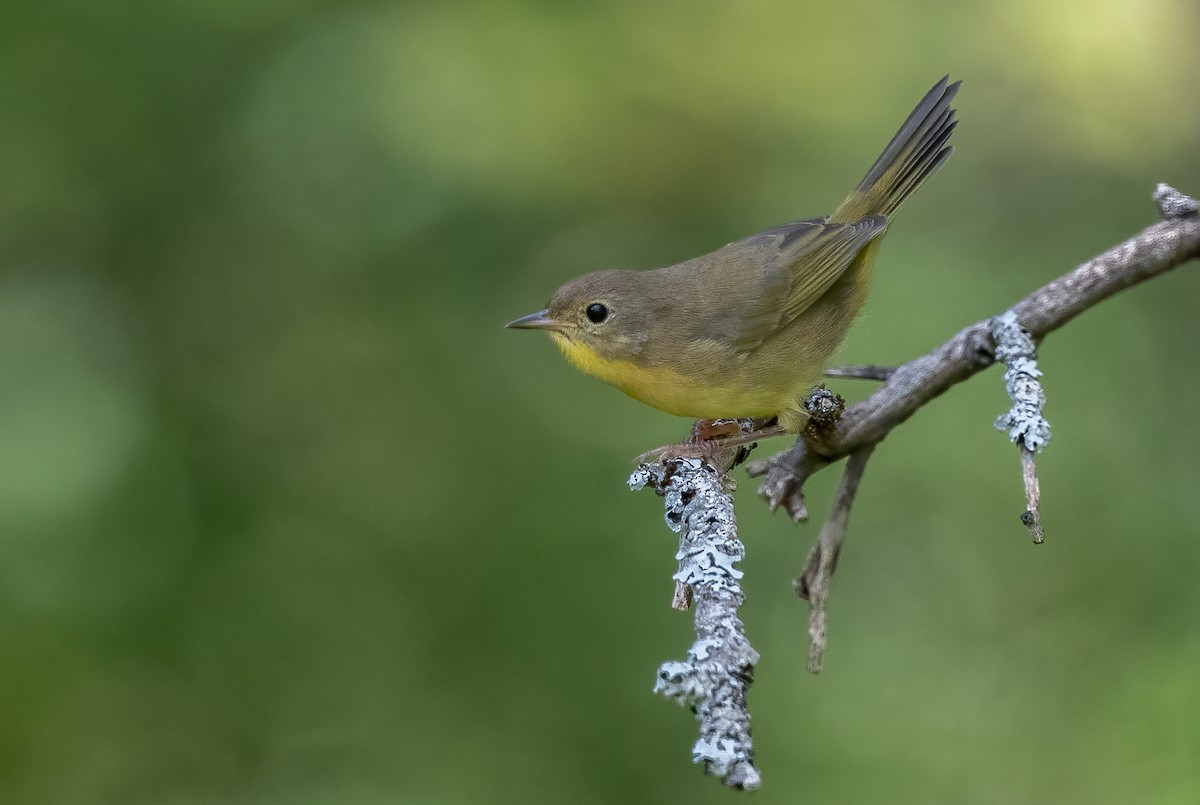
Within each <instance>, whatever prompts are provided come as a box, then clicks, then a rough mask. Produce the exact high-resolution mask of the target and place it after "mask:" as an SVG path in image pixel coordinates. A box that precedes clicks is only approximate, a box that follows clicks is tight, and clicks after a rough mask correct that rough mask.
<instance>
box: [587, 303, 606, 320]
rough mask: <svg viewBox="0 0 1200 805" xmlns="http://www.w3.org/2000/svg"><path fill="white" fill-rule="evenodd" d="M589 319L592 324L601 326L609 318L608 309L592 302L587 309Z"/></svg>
mask: <svg viewBox="0 0 1200 805" xmlns="http://www.w3.org/2000/svg"><path fill="white" fill-rule="evenodd" d="M587 317H588V320H589V321H591V323H592V324H599V323H600V322H602V321H604V320H605V319H607V318H608V308H606V307H605V306H604V305H602V304H600V303H599V302H592V303H591V304H590V305H588V307H587Z"/></svg>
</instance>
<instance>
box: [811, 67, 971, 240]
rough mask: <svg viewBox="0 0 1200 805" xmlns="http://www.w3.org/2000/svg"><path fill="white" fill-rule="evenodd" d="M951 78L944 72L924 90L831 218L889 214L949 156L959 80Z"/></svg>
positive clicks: (843, 218) (854, 218)
mask: <svg viewBox="0 0 1200 805" xmlns="http://www.w3.org/2000/svg"><path fill="white" fill-rule="evenodd" d="M949 80H950V76H946V77H945V78H943V79H942V80H941V81H939V82H938V83H937V84H935V85H934V86H933V89H931V90H929V92H928V93H926V94H925V97H924V98H922V99H921V102H920V103H918V104H917V107H916V108H915V109H913V111H912V114H910V115H909V116H908V119H907V120H905V121H904V125H902V126H901V127H900V130H899V131H897V132H896V135H895V136H894V137H892V141H891V142H890V143H888V146H887V148H885V149H883V153H882V154H880V155H879V158H878V159H876V160H875V164H874V165H872V166H871V169H870V170H869V171H867V175H866V176H864V177H863V180H862V181H861V182H859V183H858V187H857V188H856V189H855V191H854V192H853V193H851V194H850V195H849V197H847V198H846V200H845V201H843V202H842V204H841V206H839V207H838V208H837V210H836V211H835V212H834V213H833V215H831V216H830V217H829V220H830V221H833V222H849V221H857V220H859V219H861V218H866V217H868V216H871V215H886V216H889V217H890V216H891V215H893V214H894V213H895V212H896V210H897V209H898V208H899V207H900V205H901V204H903V203H904V200H905V199H907V198H908V197H909V196H910V195H912V193H913V192H914V191H915V190H916V189H917V188H918V187H920V186H921V183H922V182H924V181H925V180H926V179H928V178H929V177H930V176H932V175H933V174H934V172H936V171H937V169H938V168H940V167H941V166H942V164H943V163H944V162H945V161H946V160H947V159H949V158H950V155H951V154H952V153H954V148H953V146H950V145H947V142H948V141H949V139H950V135H951V134H952V133H953V132H954V128H955V127H956V126H957V125H958V120H957V119H956V118H955V117H954V110H953V109H952V108H950V102H951V101H953V100H954V96H955V95H957V94H958V88H959V86H960V85H961V84H962V82H961V81H955V82H954V83H953V84H950V83H948V82H949Z"/></svg>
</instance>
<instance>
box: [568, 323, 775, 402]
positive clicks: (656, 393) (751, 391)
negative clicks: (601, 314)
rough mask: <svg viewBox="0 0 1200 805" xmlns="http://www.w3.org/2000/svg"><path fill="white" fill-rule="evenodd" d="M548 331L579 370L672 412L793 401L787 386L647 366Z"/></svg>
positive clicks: (637, 398) (639, 399)
mask: <svg viewBox="0 0 1200 805" xmlns="http://www.w3.org/2000/svg"><path fill="white" fill-rule="evenodd" d="M551 335H552V337H553V338H554V342H555V343H556V344H558V348H559V349H560V350H562V353H563V355H564V356H565V357H566V359H567V360H568V361H570V362H571V363H572V364H573V365H574V366H575V368H577V369H579V371H581V372H584V373H585V374H589V375H592V376H593V377H596V378H599V379H600V380H603V381H604V382H605V383H608V384H609V385H611V386H615V387H616V388H618V389H620V390H621V391H623V392H625V393H626V394H628V395H629V396H630V397H633V398H634V399H635V400H638V401H640V402H644V403H646V404H647V405H651V406H653V407H655V408H657V409H659V410H660V411H666V412H667V413H668V414H674V415H675V416H686V417H692V418H695V419H723V418H730V419H732V418H738V417H769V416H775V415H777V414H780V413H782V412H783V411H784V410H785V409H786V408H790V407H792V405H791V404H790V403H791V400H794V399H798V397H797V395H795V394H794V393H792V392H791V390H780V389H774V390H773V389H770V388H766V387H761V386H759V385H758V384H750V385H749V387H747V386H739V385H717V384H712V383H707V382H702V381H700V380H699V379H696V378H692V377H689V376H688V375H686V374H684V373H682V372H679V371H676V370H674V369H669V368H667V367H663V366H655V367H649V366H642V365H639V364H636V363H633V362H632V361H622V360H611V359H609V358H604V357H602V356H600V355H598V354H597V353H596V352H595V350H593V349H591V348H590V347H588V346H586V345H584V344H581V343H579V342H578V341H573V340H571V339H569V338H566V337H564V336H562V335H559V334H558V333H552V334H551ZM731 374H733V373H731ZM737 374H744V372H739V373H737ZM730 379H731V380H736V378H730ZM743 379H745V378H743Z"/></svg>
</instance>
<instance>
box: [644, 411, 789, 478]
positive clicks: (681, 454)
mask: <svg viewBox="0 0 1200 805" xmlns="http://www.w3.org/2000/svg"><path fill="white" fill-rule="evenodd" d="M786 433H787V430H785V429H784V428H783V427H782V426H781V425H779V424H777V423H776V420H775V418H774V417H771V418H770V419H701V420H698V421H697V422H696V424H695V425H693V426H692V435H691V436H689V437H688V439H687V440H686V441H684V442H680V443H679V444H666V445H663V446H662V447H656V448H655V449H653V450H648V451H646V452H645V453H642V454H641V455H640V456H638V457H637V458H635V459H634V460H633V463H635V464H666V463H667V462H669V461H672V460H674V459H677V458H694V459H699V460H701V461H704V462H706V463H708V464H711V465H713V466H720V465H722V464H724V465H727V466H729V467H734V466H737V465H738V464H740V463H742V462H743V461H745V460H746V458H747V457H748V456H749V455H750V451H751V450H753V449H754V447H755V443H756V442H757V441H758V440H759V439H767V438H770V437H772V436H783V435H784V434H786ZM735 449H736V450H737V453H736V454H734V455H728V454H726V451H730V450H735ZM722 454H725V455H722Z"/></svg>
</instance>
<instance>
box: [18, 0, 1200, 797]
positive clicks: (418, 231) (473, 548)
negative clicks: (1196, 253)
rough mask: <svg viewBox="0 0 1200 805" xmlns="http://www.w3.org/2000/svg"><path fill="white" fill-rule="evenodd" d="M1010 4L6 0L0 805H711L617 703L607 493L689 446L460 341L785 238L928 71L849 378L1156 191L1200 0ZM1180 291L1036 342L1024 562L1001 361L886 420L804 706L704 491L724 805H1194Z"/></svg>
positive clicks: (762, 579)
mask: <svg viewBox="0 0 1200 805" xmlns="http://www.w3.org/2000/svg"><path fill="white" fill-rule="evenodd" d="M1045 5H1046V4H1044V3H1042V2H1033V1H1032V0H1017V1H1016V2H1013V0H988V1H987V2H979V3H964V4H940V3H935V2H932V0H900V1H899V2H891V3H877V2H863V1H862V0H850V2H841V3H828V4H824V5H817V4H800V3H794V2H785V1H784V0H777V1H776V2H766V1H764V2H747V3H737V4H735V3H728V4H709V3H685V2H678V1H676V2H663V3H649V2H646V3H640V4H639V3H569V4H568V3H562V4H555V3H545V2H541V3H538V2H521V3H504V4H498V3H487V2H478V3H464V4H451V3H429V4H418V3H331V2H322V0H307V1H305V0H301V2H282V0H266V1H265V2H257V3H245V2H240V0H239V1H236V2H235V0H156V1H155V2H140V3H137V2H115V3H103V4H102V3H94V2H86V1H85V0H39V2H32V1H31V0H10V2H8V3H6V5H5V22H6V24H5V25H4V26H3V27H2V28H0V108H2V109H3V110H4V111H3V114H2V115H0V176H2V177H3V180H2V181H0V378H2V379H3V386H2V388H0V713H2V714H3V716H2V717H0V801H2V802H5V803H172V804H173V805H184V804H190V803H304V804H307V803H348V804H349V805H357V803H365V804H366V805H375V804H376V803H415V804H419V805H427V804H428V805H454V804H456V803H607V802H614V801H621V802H628V803H632V802H646V803H661V802H667V801H681V800H686V801H690V802H725V801H731V799H730V798H731V797H735V796H738V795H736V794H733V793H730V792H728V791H726V790H724V789H723V788H722V787H721V786H720V785H719V784H718V783H717V782H716V781H714V780H712V779H705V778H704V776H703V775H702V774H701V771H700V769H698V768H696V767H694V766H692V765H691V763H690V762H689V760H690V748H691V745H692V742H693V741H694V739H695V735H696V729H695V724H694V722H693V720H692V717H691V716H690V714H688V713H687V712H684V711H680V710H677V709H675V708H674V707H673V706H672V705H670V704H669V703H667V702H666V701H665V700H661V699H658V698H656V697H655V696H653V695H652V694H651V687H652V684H653V681H654V672H655V670H656V668H657V666H658V664H659V663H660V662H661V661H663V660H667V659H674V658H680V657H682V655H683V653H684V651H685V650H686V647H687V646H688V645H689V644H690V642H691V625H690V618H689V617H687V616H681V615H679V614H677V613H674V612H672V611H671V610H670V609H669V608H668V606H667V604H668V601H669V599H670V595H671V589H672V585H671V580H670V576H671V573H672V572H673V571H674V564H675V563H674V559H673V553H674V551H675V547H676V544H675V539H674V537H673V536H672V535H671V534H670V533H669V532H668V531H667V530H666V529H665V528H664V527H663V525H662V523H661V506H660V502H659V501H658V500H656V499H654V498H653V497H652V496H650V495H648V494H644V493H643V494H641V495H638V496H635V495H631V494H630V493H628V492H627V491H626V490H625V478H626V476H627V473H628V471H629V470H630V468H631V465H630V459H631V457H632V456H634V455H636V454H637V453H639V452H641V451H642V450H645V449H647V448H649V447H652V446H655V445H658V444H662V443H664V442H667V441H671V440H674V439H677V438H679V437H681V436H682V435H683V434H684V433H685V432H686V429H687V427H688V425H687V423H686V422H684V421H682V420H676V419H673V418H671V417H668V416H667V415H665V414H661V413H658V412H656V411H653V410H651V409H649V408H645V407H643V406H640V405H639V404H637V403H635V402H633V401H631V400H628V399H626V398H624V397H622V396H621V395H620V394H619V393H617V392H615V391H613V390H611V389H608V388H607V387H604V386H603V385H601V384H599V383H597V382H596V381H594V380H591V379H588V378H585V377H583V376H581V375H578V374H577V373H575V372H574V371H572V370H571V369H570V368H569V367H568V366H567V365H566V364H565V363H564V362H563V361H562V360H561V358H560V357H559V356H558V355H557V353H556V351H555V350H554V349H553V348H552V346H551V345H550V344H549V343H548V342H547V340H546V339H544V338H542V337H540V336H534V335H531V334H528V333H514V332H507V331H504V330H503V329H501V325H502V324H503V323H504V322H505V321H507V320H508V319H510V318H513V317H515V316H517V315H520V314H523V313H527V312H529V311H531V310H534V309H536V308H538V307H540V306H541V305H542V304H543V302H544V301H545V300H546V298H547V297H548V296H549V294H550V292H551V291H552V290H553V289H554V288H555V287H556V286H557V285H558V284H559V283H561V282H562V281H563V280H565V279H567V278H569V277H571V276H574V275H576V274H578V273H582V272H584V271H588V270H592V269H597V268H601V267H611V266H628V267H652V266H656V265H664V264H667V263H671V262H676V261H678V260H681V259H684V258H687V257H691V256H694V255H696V254H700V253H702V252H705V251H708V250H710V249H712V248H715V247H717V246H719V245H721V244H724V243H725V242H727V241H729V240H732V239H734V238H737V237H740V236H742V235H745V234H749V233H751V232H753V231H757V230H759V229H763V228H766V227H767V226H770V225H774V224H777V223H780V222H783V221H787V220H792V219H795V218H799V217H805V216H809V215H818V214H822V213H826V212H828V211H829V210H830V209H832V207H833V206H834V205H835V204H836V203H837V201H838V200H839V199H840V198H841V197H842V195H844V194H845V193H846V192H847V191H848V190H849V189H850V188H851V187H852V186H853V184H854V183H855V182H857V180H858V179H859V177H860V176H861V175H862V173H864V172H865V170H866V168H867V167H868V166H869V165H870V163H871V161H872V160H873V159H874V158H875V156H876V154H877V153H878V152H879V150H881V148H882V147H883V145H884V144H885V143H886V141H887V139H888V137H889V136H890V135H891V134H892V132H893V131H894V130H895V128H896V127H897V126H898V125H899V123H900V121H901V120H903V118H904V116H905V115H906V114H907V113H908V111H909V110H910V109H911V107H912V106H913V104H914V103H915V102H916V101H917V99H918V98H920V97H921V95H922V93H924V92H925V90H926V89H927V88H928V87H929V86H930V85H931V84H932V83H933V82H934V81H935V80H936V79H937V78H938V77H940V76H941V75H942V74H944V73H946V72H950V73H951V74H952V75H953V76H954V77H955V78H962V79H964V80H965V83H964V87H963V90H962V92H961V94H960V96H959V103H958V107H959V114H960V117H961V119H962V124H961V126H960V128H959V130H958V132H957V133H956V135H955V141H956V143H957V146H958V153H957V154H956V156H955V157H954V159H953V160H952V161H951V162H950V163H949V165H948V167H947V169H946V170H944V171H943V172H942V173H941V174H939V175H938V176H937V178H936V179H935V180H934V181H932V182H931V183H930V184H929V185H928V186H927V187H926V188H924V189H923V190H922V191H921V193H920V194H918V196H917V197H916V199H915V200H914V201H913V202H912V203H911V204H909V205H908V206H907V207H906V208H905V210H904V213H903V214H902V216H901V217H900V219H899V221H898V223H897V225H896V227H895V229H894V231H893V233H892V234H891V236H890V237H889V239H888V244H887V246H886V247H885V248H884V250H883V252H882V256H881V259H880V263H879V266H878V270H877V280H876V283H875V286H874V289H873V294H872V297H871V301H870V303H869V305H868V308H867V310H866V312H865V313H864V315H863V317H862V319H861V320H860V322H859V323H858V325H857V326H856V328H855V329H854V331H853V333H852V335H851V336H850V338H849V340H848V341H847V343H846V345H845V347H844V348H843V350H842V352H841V354H840V358H841V360H843V361H845V362H880V363H888V362H901V361H904V360H906V359H908V358H911V357H914V356H916V355H918V354H921V353H923V352H924V351H926V350H928V349H930V348H932V347H933V346H935V345H936V344H938V343H940V342H941V341H942V340H944V339H945V338H946V337H948V336H949V335H950V334H951V333H953V332H955V331H956V330H957V329H959V328H960V327H962V326H964V325H966V324H968V323H970V322H972V321H975V320H977V319H979V318H982V317H985V316H988V315H991V314H993V313H996V312H999V311H1001V310H1002V309H1003V308H1005V307H1006V306H1007V305H1008V304H1010V303H1011V302H1013V301H1015V300H1016V299H1018V298H1020V297H1021V296H1023V295H1024V294H1025V293H1027V292H1028V291H1030V290H1032V289H1033V288H1035V287H1037V286H1038V285H1040V284H1042V283H1043V282H1045V281H1047V280H1049V279H1051V278H1052V277H1054V276H1057V275H1058V274H1060V273H1062V272H1064V271H1065V270H1067V269H1069V268H1071V267H1073V266H1074V265H1075V264H1076V263H1078V262H1079V261H1081V260H1083V259H1086V258H1088V257H1090V256H1092V255H1093V254H1095V253H1097V252H1098V251H1100V250H1102V249H1104V248H1106V247H1108V246H1109V245H1111V244H1113V243H1115V242H1117V241H1119V240H1122V239H1124V238H1125V237H1127V236H1128V235H1130V234H1132V233H1134V232H1136V231H1138V230H1139V229H1140V228H1141V227H1143V226H1144V225H1146V224H1149V223H1150V222H1151V221H1153V220H1154V218H1155V213H1156V211H1155V209H1154V207H1153V205H1152V204H1151V202H1150V193H1151V191H1152V190H1153V187H1154V184H1155V183H1156V182H1159V181H1167V182H1171V183H1173V184H1175V185H1176V186H1178V187H1179V188H1180V189H1182V190H1184V191H1185V192H1191V193H1193V194H1196V193H1200V171H1198V170H1197V153H1198V149H1200V134H1198V132H1200V80H1198V78H1197V77H1198V76H1200V56H1198V54H1197V49H1196V47H1195V41H1196V36H1197V33H1198V31H1200V6H1197V4H1196V3H1195V2H1193V0H1138V2H1136V3H1135V2H1133V0H1092V1H1091V2H1087V3H1083V2H1067V3H1059V4H1050V5H1051V8H1049V9H1047V8H1045ZM1198 298H1200V276H1198V275H1197V267H1196V266H1194V265H1193V266H1189V267H1185V268H1182V269H1180V270H1178V271H1176V272H1174V273H1172V274H1169V275H1167V276H1166V277H1164V278H1161V279H1158V280H1155V281H1154V282H1152V283H1150V284H1148V285H1146V286H1144V287H1139V288H1137V289H1135V290H1133V291H1131V292H1128V293H1125V294H1122V295H1120V296H1119V297H1118V298H1115V299H1113V300H1111V301H1109V302H1106V303H1105V304H1104V305H1103V306H1101V307H1100V308H1098V309H1096V310H1094V311H1091V312H1089V313H1088V314H1086V315H1085V316H1083V317H1082V318H1081V319H1079V320H1078V321H1076V322H1075V323H1073V324H1072V325H1071V326H1070V327H1069V328H1067V329H1066V330H1064V331H1062V332H1059V333H1056V334H1055V335H1053V336H1052V337H1051V338H1050V339H1049V340H1048V341H1047V343H1046V345H1045V347H1044V348H1043V352H1042V365H1043V368H1044V369H1045V371H1046V378H1045V382H1046V387H1047V389H1048V392H1049V395H1050V403H1049V407H1048V411H1047V413H1048V415H1049V417H1050V419H1051V421H1052V422H1053V424H1054V429H1055V430H1054V433H1055V439H1054V442H1053V444H1052V445H1051V447H1050V450H1049V451H1048V452H1047V453H1046V455H1045V457H1044V460H1043V461H1042V488H1043V492H1044V497H1045V504H1044V515H1045V520H1046V523H1047V527H1048V533H1049V539H1048V541H1047V543H1046V544H1045V545H1044V546H1042V547H1040V548H1034V547H1033V546H1032V545H1031V544H1030V542H1029V539H1028V536H1027V534H1026V532H1025V530H1024V529H1023V528H1022V527H1021V526H1020V524H1019V523H1018V521H1017V515H1018V514H1019V512H1020V510H1021V508H1022V495H1021V489H1020V476H1019V468H1018V459H1017V454H1016V451H1015V450H1014V449H1013V448H1012V447H1011V446H1009V445H1008V444H1007V443H1006V442H1005V440H1004V438H1003V437H1002V436H1001V435H1000V434H998V433H996V432H994V431H993V430H992V429H991V424H992V421H993V420H994V418H995V417H996V415H998V414H999V413H1000V412H1001V411H1003V410H1004V409H1005V408H1006V405H1007V401H1006V398H1005V397H1004V393H1003V389H1002V385H1001V382H1000V376H999V373H998V372H997V371H995V370H993V371H992V372H989V373H988V374H987V375H986V376H984V377H981V378H978V379H977V380H975V381H973V382H971V383H969V384H967V385H966V386H963V387H960V388H957V389H955V390H954V391H953V392H951V393H950V394H948V395H946V396H945V397H944V398H942V399H941V400H938V401H937V402H935V403H934V404H932V405H930V406H928V408H926V409H925V410H923V411H922V412H921V413H920V414H919V415H918V416H917V417H916V418H914V419H913V420H912V421H911V422H910V423H909V424H907V425H906V426H904V427H903V428H902V429H900V430H898V431H897V432H896V433H894V434H893V435H892V436H891V437H890V438H889V439H888V440H887V442H886V443H885V444H884V445H883V446H882V448H881V449H880V450H879V451H878V452H877V454H876V457H875V459H874V460H873V462H872V465H871V467H870V468H869V470H868V472H867V476H866V479H865V484H864V487H863V490H862V494H861V495H860V500H859V505H858V507H857V509H856V511H855V516H854V519H853V522H852V525H851V536H850V542H849V545H848V547H847V550H846V551H845V553H844V554H843V557H842V563H841V567H840V569H839V574H838V576H837V578H836V582H835V587H834V598H833V602H832V605H831V606H832V608H831V613H830V628H831V648H830V652H829V654H828V655H827V658H826V672H825V673H824V674H823V675H822V676H821V677H819V678H813V677H810V676H809V675H808V674H807V673H806V672H805V671H804V658H805V654H806V651H807V637H806V615H807V609H806V607H805V606H804V604H803V603H802V602H799V601H797V600H796V599H795V598H794V596H793V595H792V593H791V590H790V587H789V580H790V578H791V577H792V576H793V575H794V574H795V573H796V572H797V571H798V570H799V569H800V567H801V566H802V562H803V559H804V556H805V554H806V552H807V550H808V545H809V544H810V541H811V540H812V538H813V537H814V535H815V533H816V526H815V525H809V526H806V527H796V526H792V525H791V524H789V523H788V522H787V520H786V519H785V518H783V517H771V516H769V515H768V513H767V512H766V510H765V507H764V506H763V505H762V504H761V502H760V501H758V500H757V498H756V497H755V495H754V484H753V483H748V482H743V483H742V490H741V491H740V492H739V500H740V517H741V524H742V530H743V536H744V537H745V539H746V541H747V543H748V546H749V556H748V558H747V559H746V561H745V563H744V569H745V571H746V579H745V584H746V588H747V590H748V593H749V596H750V600H749V602H748V603H747V605H746V607H745V609H744V617H745V620H746V622H747V625H748V629H749V634H750V636H751V639H752V640H753V642H754V644H755V646H756V647H757V648H758V650H759V651H760V652H761V653H762V663H761V665H760V666H759V669H758V681H757V683H756V685H755V687H754V689H753V691H752V694H751V707H752V711H753V712H754V713H755V721H754V731H755V739H756V743H757V747H758V760H759V763H760V765H761V767H762V769H763V773H764V776H765V788H764V790H763V791H762V792H760V793H759V794H757V795H755V796H756V801H758V802H762V803H775V802H788V803H791V802H814V803H843V802H849V803H857V802H863V803H879V802H888V803H909V802H913V803H927V802H955V803H1061V802H1090V803H1110V802H1111V803H1128V802H1155V803H1194V802H1197V801H1200V674H1198V672H1197V669H1198V668H1200V585H1197V584H1196V576H1197V574H1198V573H1200V539H1198V538H1197V537H1198V535H1200V496H1198V495H1197V492H1196V489H1197V485H1198V484H1200V462H1198V461H1197V458H1196V457H1197V453H1198V451H1200V426H1198V425H1197V419H1196V416H1195V400H1196V399H1197V397H1198V396H1200V370H1198V368H1197V366H1196V362H1195V354H1196V344H1197V338H1198V337H1200V324H1198V322H1197V318H1196V312H1197V299H1198ZM836 387H837V388H838V389H839V390H840V391H843V392H844V393H846V394H848V395H851V396H856V395H858V396H860V395H861V394H862V393H863V392H864V391H865V390H866V387H865V386H862V385H855V384H852V383H841V384H838V385H837V386H836ZM783 445H784V443H782V442H780V443H778V444H776V445H771V447H773V448H779V447H782V446H783ZM765 454H766V453H765V452H764V455H765ZM835 482H836V476H835V473H826V474H824V475H822V476H819V477H818V478H817V479H815V480H814V481H813V483H812V484H811V487H810V498H809V500H810V506H811V507H812V509H813V511H814V514H815V515H816V516H820V515H822V513H823V512H824V511H825V510H826V508H827V506H828V501H829V497H830V493H831V491H832V488H833V485H834V483H835Z"/></svg>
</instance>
